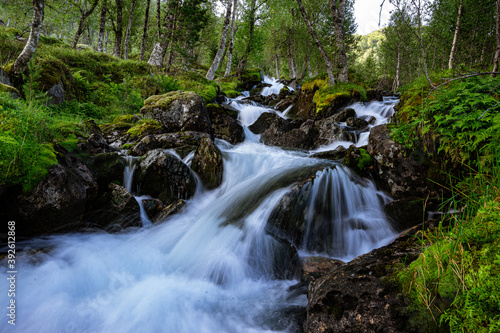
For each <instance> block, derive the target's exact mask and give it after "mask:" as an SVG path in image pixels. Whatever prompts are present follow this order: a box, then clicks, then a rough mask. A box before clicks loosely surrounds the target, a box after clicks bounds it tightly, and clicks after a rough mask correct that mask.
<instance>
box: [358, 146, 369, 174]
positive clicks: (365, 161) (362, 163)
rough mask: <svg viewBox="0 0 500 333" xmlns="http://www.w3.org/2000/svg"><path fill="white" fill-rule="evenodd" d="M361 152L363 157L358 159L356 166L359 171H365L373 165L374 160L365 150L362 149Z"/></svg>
mask: <svg viewBox="0 0 500 333" xmlns="http://www.w3.org/2000/svg"><path fill="white" fill-rule="evenodd" d="M359 152H360V154H361V157H360V158H359V159H358V163H357V164H356V165H357V166H358V169H359V170H363V169H365V168H366V167H369V166H371V165H372V164H373V159H372V157H371V155H370V154H368V153H367V152H366V150H365V149H363V148H360V149H359Z"/></svg>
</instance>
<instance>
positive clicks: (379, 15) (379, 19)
mask: <svg viewBox="0 0 500 333" xmlns="http://www.w3.org/2000/svg"><path fill="white" fill-rule="evenodd" d="M384 3H385V0H383V1H382V4H381V5H380V12H379V13H378V27H379V28H380V21H381V17H382V8H383V7H384Z"/></svg>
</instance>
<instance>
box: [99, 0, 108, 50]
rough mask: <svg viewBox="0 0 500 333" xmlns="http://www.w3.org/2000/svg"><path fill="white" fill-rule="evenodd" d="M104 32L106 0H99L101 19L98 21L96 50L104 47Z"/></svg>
mask: <svg viewBox="0 0 500 333" xmlns="http://www.w3.org/2000/svg"><path fill="white" fill-rule="evenodd" d="M105 32H106V0H102V2H101V19H100V21H99V37H98V39H97V52H102V51H103V49H104V45H103V44H104V33H105Z"/></svg>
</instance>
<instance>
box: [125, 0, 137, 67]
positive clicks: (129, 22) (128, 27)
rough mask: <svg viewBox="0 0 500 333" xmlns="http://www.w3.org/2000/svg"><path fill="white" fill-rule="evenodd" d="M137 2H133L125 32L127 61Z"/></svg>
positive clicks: (134, 0) (133, 0)
mask: <svg viewBox="0 0 500 333" xmlns="http://www.w3.org/2000/svg"><path fill="white" fill-rule="evenodd" d="M136 3H137V0H132V6H131V8H130V13H129V15H128V23H127V30H126V32H125V57H124V58H125V59H128V44H129V40H130V28H131V27H132V18H133V17H134V11H135V4H136Z"/></svg>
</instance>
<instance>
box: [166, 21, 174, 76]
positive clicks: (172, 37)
mask: <svg viewBox="0 0 500 333" xmlns="http://www.w3.org/2000/svg"><path fill="white" fill-rule="evenodd" d="M176 23H177V18H176V17H175V16H174V23H173V24H174V25H173V26H172V33H171V34H170V53H169V54H168V60H167V73H168V72H170V67H172V59H173V58H174V48H175V43H176V42H177V36H176V35H175V30H176V29H177V24H176ZM165 50H166V49H165Z"/></svg>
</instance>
